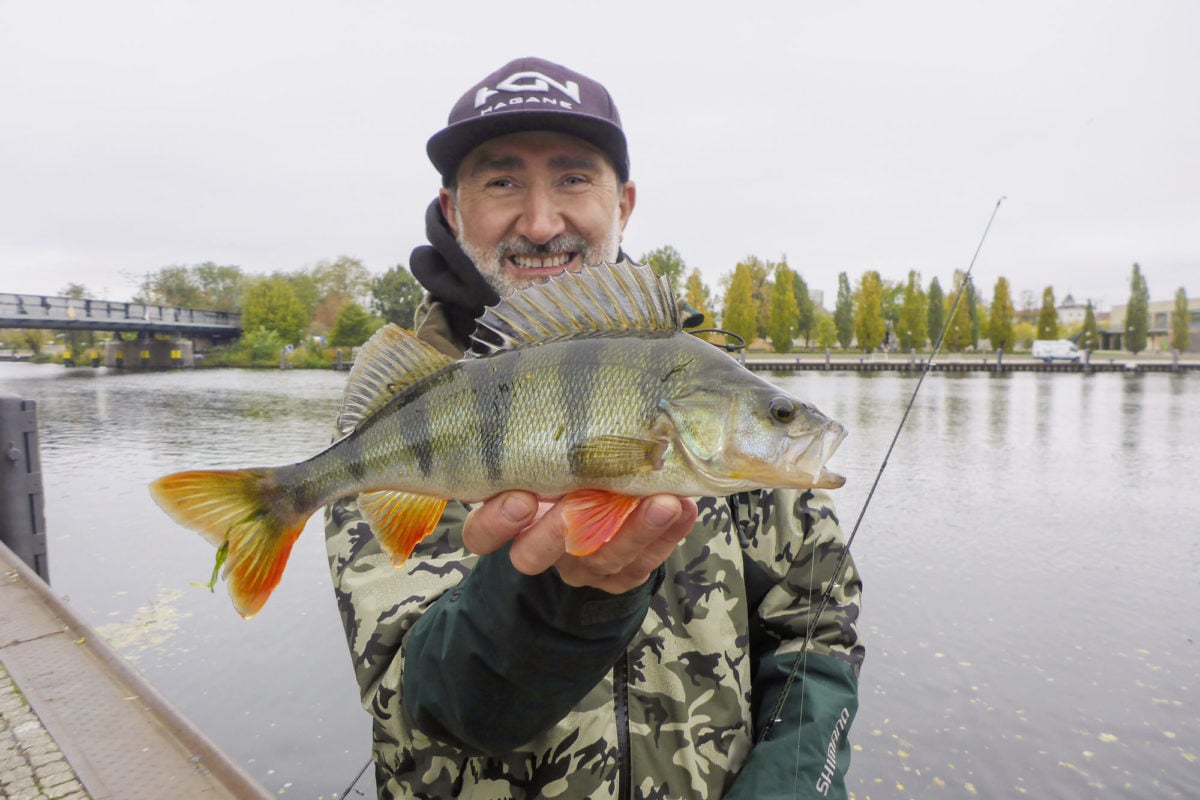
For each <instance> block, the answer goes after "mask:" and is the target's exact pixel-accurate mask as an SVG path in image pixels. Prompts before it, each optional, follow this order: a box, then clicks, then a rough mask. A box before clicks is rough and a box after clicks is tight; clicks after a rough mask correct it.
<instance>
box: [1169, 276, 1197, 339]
mask: <svg viewBox="0 0 1200 800" xmlns="http://www.w3.org/2000/svg"><path fill="white" fill-rule="evenodd" d="M1191 326H1192V314H1191V311H1189V310H1188V300H1187V292H1185V291H1184V290H1183V287H1182V286H1180V287H1179V288H1178V289H1176V290H1175V309H1174V310H1173V311H1172V312H1171V349H1172V350H1178V351H1179V352H1181V353H1182V352H1184V351H1185V350H1187V349H1188V345H1189V344H1191V338H1192V327H1191Z"/></svg>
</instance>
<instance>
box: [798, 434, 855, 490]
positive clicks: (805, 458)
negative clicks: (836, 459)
mask: <svg viewBox="0 0 1200 800" xmlns="http://www.w3.org/2000/svg"><path fill="white" fill-rule="evenodd" d="M845 438H846V428H845V427H844V426H843V425H842V424H841V423H840V422H836V421H835V420H829V421H828V422H826V423H825V424H824V425H822V426H821V427H820V428H818V429H817V430H815V431H811V432H809V433H806V434H803V435H801V436H797V437H794V438H793V439H791V442H790V445H789V447H788V454H789V456H790V457H785V458H784V464H785V471H786V472H787V473H788V475H789V476H790V477H793V478H795V479H796V481H797V482H798V484H799V485H802V486H804V487H805V488H809V487H811V488H813V489H837V488H838V487H840V486H841V485H842V484H844V483H845V482H846V478H845V477H844V476H842V475H839V474H837V473H836V472H833V471H832V470H829V469H826V468H825V463H826V462H827V461H829V459H830V458H832V457H833V454H834V453H835V452H836V451H837V449H838V447H839V446H840V445H841V443H842V440H844V439H845Z"/></svg>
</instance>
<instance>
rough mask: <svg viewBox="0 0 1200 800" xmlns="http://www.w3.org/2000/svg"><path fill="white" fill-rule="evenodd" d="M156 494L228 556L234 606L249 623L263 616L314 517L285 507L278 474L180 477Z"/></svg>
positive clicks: (154, 488)
mask: <svg viewBox="0 0 1200 800" xmlns="http://www.w3.org/2000/svg"><path fill="white" fill-rule="evenodd" d="M150 494H151V495H152V496H153V497H154V500H155V502H157V503H158V504H159V506H161V507H162V509H163V510H164V511H166V512H167V513H168V514H170V515H171V516H172V517H173V518H174V519H175V521H176V522H178V523H179V524H180V525H183V526H185V527H188V528H192V529H193V530H196V531H199V532H200V535H201V536H203V537H204V538H205V539H207V540H208V541H209V542H211V543H212V544H213V545H215V546H216V547H218V548H221V549H222V550H224V551H226V556H225V571H224V573H223V575H224V577H225V580H226V581H227V582H228V584H229V596H230V597H231V598H233V605H234V607H235V608H236V609H237V612H238V613H239V614H241V615H242V617H243V618H245V619H249V618H250V617H252V616H254V615H255V614H257V613H258V612H259V610H261V609H262V607H263V604H264V603H266V602H267V598H268V597H269V596H270V595H271V592H272V591H273V590H274V589H275V587H276V586H277V585H279V578H280V576H281V575H282V574H283V568H284V567H285V566H286V565H287V560H288V555H290V554H291V552H292V545H293V544H295V542H296V538H297V537H298V536H299V535H300V532H301V531H303V530H304V524H305V522H306V521H307V520H308V517H309V514H305V513H302V512H296V511H294V510H292V508H291V507H290V504H288V503H286V502H282V501H283V500H284V499H285V497H286V496H285V494H284V492H283V491H282V490H281V487H280V486H279V484H278V482H277V481H276V479H275V471H274V470H270V469H243V470H193V471H189V472H177V473H175V474H173V475H167V476H165V477H162V478H159V479H158V480H156V481H154V482H153V483H152V484H150Z"/></svg>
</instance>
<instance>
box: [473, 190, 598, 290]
mask: <svg viewBox="0 0 1200 800" xmlns="http://www.w3.org/2000/svg"><path fill="white" fill-rule="evenodd" d="M620 214H621V211H620V209H619V208H618V209H617V211H616V214H615V215H614V218H613V227H612V230H611V232H610V233H609V237H608V240H607V241H605V242H602V243H600V244H599V246H598V247H593V246H592V244H591V243H590V242H588V241H587V240H586V239H584V238H583V237H582V236H580V235H578V234H573V233H562V234H559V235H558V236H555V237H554V238H553V239H551V240H550V241H549V242H546V243H545V244H534V243H533V242H531V241H529V240H528V239H526V238H525V237H524V236H510V237H508V238H507V239H503V240H501V241H500V242H499V243H498V244H497V245H496V246H495V247H494V248H492V250H491V252H486V251H484V250H483V249H482V248H479V247H475V246H474V245H472V244H471V243H469V242H468V241H467V240H466V239H465V238H464V237H463V234H462V231H463V223H462V212H461V211H459V210H458V208H455V210H454V218H455V219H454V221H455V223H456V225H455V227H457V228H458V233H457V234H456V235H455V239H456V240H457V241H458V246H459V247H460V248H462V251H463V252H464V253H466V254H467V258H469V259H471V262H472V263H473V264H474V265H475V269H477V270H479V274H480V275H482V276H483V279H484V280H486V281H487V282H488V285H490V286H491V287H492V288H493V289H494V290H495V291H496V294H498V295H500V296H501V297H505V296H507V295H509V294H512V293H513V292H515V291H516V290H518V289H524V288H525V287H526V286H527V285H528V284H529V283H530V281H529V280H528V279H520V278H515V277H514V276H513V275H511V274H510V273H509V272H508V269H507V268H506V267H507V264H508V257H509V256H513V255H527V256H534V257H537V258H545V257H546V256H552V255H558V254H560V253H571V252H578V253H579V260H580V261H582V262H583V264H584V266H589V267H590V266H592V265H594V264H599V263H600V262H601V261H616V260H617V253H619V252H620V247H621V220H620Z"/></svg>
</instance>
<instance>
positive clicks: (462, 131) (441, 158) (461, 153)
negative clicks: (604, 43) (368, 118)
mask: <svg viewBox="0 0 1200 800" xmlns="http://www.w3.org/2000/svg"><path fill="white" fill-rule="evenodd" d="M525 131H553V132H555V133H565V134H569V135H571V136H576V137H578V138H580V139H583V140H584V141H585V142H589V143H591V144H592V145H594V146H595V147H596V148H598V149H599V150H600V151H601V152H603V153H604V154H605V155H607V156H608V157H609V159H611V160H612V162H613V169H614V170H616V173H617V176H618V177H620V179H621V180H622V181H626V180H629V151H628V148H627V146H626V143H625V134H624V133H623V132H622V131H621V129H620V128H619V127H617V126H616V125H614V124H613V123H611V122H609V121H608V120H606V119H601V118H600V117H593V116H589V115H586V114H572V113H564V112H562V111H525V110H522V111H519V112H516V111H514V112H507V113H506V112H496V113H493V114H490V115H488V116H486V117H477V118H475V119H468V120H464V121H462V122H458V123H455V124H454V125H448V126H446V127H445V128H443V129H442V130H440V131H438V132H437V133H435V134H434V135H433V136H431V137H430V138H429V142H428V143H427V144H426V145H425V151H426V152H427V153H428V154H429V160H430V161H432V162H433V166H434V167H436V168H437V171H438V172H439V173H441V175H442V177H443V178H454V177H455V173H456V172H457V171H458V166H459V164H461V163H462V160H463V159H464V158H466V157H467V154H468V153H470V152H471V151H472V150H474V149H475V148H476V147H478V146H479V145H481V144H483V143H484V142H486V141H488V140H489V139H495V138H496V137H498V136H505V135H507V134H510V133H523V132H525Z"/></svg>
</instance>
